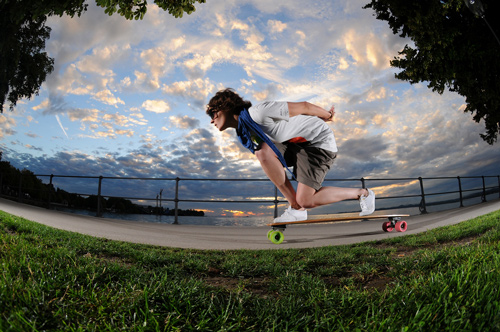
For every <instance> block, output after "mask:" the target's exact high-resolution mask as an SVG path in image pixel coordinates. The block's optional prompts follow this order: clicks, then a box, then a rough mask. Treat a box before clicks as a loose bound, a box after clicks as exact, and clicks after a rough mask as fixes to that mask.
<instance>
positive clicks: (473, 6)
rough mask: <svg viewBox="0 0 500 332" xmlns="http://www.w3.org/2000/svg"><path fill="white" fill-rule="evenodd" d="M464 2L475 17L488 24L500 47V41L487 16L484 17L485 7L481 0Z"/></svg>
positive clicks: (465, 0) (466, 0)
mask: <svg viewBox="0 0 500 332" xmlns="http://www.w3.org/2000/svg"><path fill="white" fill-rule="evenodd" d="M464 2H465V5H466V6H467V8H469V10H470V11H471V12H472V13H473V14H474V15H476V16H477V17H480V18H482V19H483V20H484V22H485V23H486V25H487V26H488V28H490V31H491V33H492V34H493V36H494V37H495V39H496V40H497V42H498V45H500V40H499V39H498V37H497V35H496V33H495V31H494V30H493V28H492V27H491V26H490V24H489V23H488V21H487V20H486V16H485V15H484V7H483V4H482V3H481V0H464Z"/></svg>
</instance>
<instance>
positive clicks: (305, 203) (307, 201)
mask: <svg viewBox="0 0 500 332" xmlns="http://www.w3.org/2000/svg"><path fill="white" fill-rule="evenodd" d="M297 203H298V204H299V205H300V206H302V207H303V208H304V209H312V208H315V207H316V206H315V205H314V202H313V199H312V197H304V196H297Z"/></svg>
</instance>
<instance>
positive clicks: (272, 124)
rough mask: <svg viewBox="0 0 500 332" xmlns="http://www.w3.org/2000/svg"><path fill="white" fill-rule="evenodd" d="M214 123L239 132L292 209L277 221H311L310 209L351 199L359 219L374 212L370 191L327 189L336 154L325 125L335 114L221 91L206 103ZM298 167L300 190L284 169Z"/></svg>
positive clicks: (333, 142) (362, 189)
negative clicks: (325, 184) (356, 202)
mask: <svg viewBox="0 0 500 332" xmlns="http://www.w3.org/2000/svg"><path fill="white" fill-rule="evenodd" d="M207 114H208V115H209V116H210V118H211V119H212V121H211V123H212V124H214V125H215V127H217V128H218V129H219V131H224V130H226V129H227V128H235V129H236V133H237V135H238V138H239V139H240V142H241V143H242V144H243V145H244V146H245V147H247V148H248V149H249V150H250V151H252V152H253V153H255V156H256V157H257V159H258V160H259V162H260V164H261V166H262V169H263V170H264V172H265V173H266V175H267V176H268V177H269V179H270V180H271V181H272V182H273V183H274V185H276V187H277V188H278V189H279V190H280V192H281V193H282V194H283V195H284V196H285V198H286V199H287V200H288V202H289V204H290V206H289V207H288V208H287V209H286V211H285V212H284V213H283V215H282V216H281V217H278V218H276V219H275V222H285V221H299V220H307V210H306V209H312V208H315V207H318V206H321V205H326V204H331V203H335V202H339V201H343V200H346V199H358V200H359V202H360V206H361V213H360V216H364V215H369V214H372V213H373V211H374V210H375V194H374V193H373V191H371V190H370V189H364V188H359V189H358V188H341V187H323V186H322V183H323V181H324V179H325V177H326V174H327V173H328V171H329V170H330V167H331V166H332V164H333V162H334V160H335V158H336V156H337V145H336V143H335V136H334V135H333V131H332V130H331V129H330V127H329V126H328V125H327V124H326V122H328V121H331V120H332V119H333V116H334V114H335V111H334V108H333V106H332V108H331V109H330V111H326V110H324V109H323V108H321V107H319V106H316V105H313V104H311V103H308V102H298V103H292V102H276V101H273V102H264V103H261V104H259V105H257V106H254V107H252V103H251V102H249V101H247V100H243V98H241V97H240V96H239V95H238V94H237V93H236V92H235V91H234V90H232V89H225V90H221V91H219V92H217V93H216V94H215V96H214V97H212V99H210V102H209V103H208V105H207ZM283 166H285V167H287V166H288V167H292V166H293V168H294V171H293V174H292V175H293V177H294V178H295V179H296V180H297V182H298V185H297V191H295V189H294V188H293V186H292V184H291V183H290V181H289V179H288V177H287V175H286V172H285V170H284V168H283Z"/></svg>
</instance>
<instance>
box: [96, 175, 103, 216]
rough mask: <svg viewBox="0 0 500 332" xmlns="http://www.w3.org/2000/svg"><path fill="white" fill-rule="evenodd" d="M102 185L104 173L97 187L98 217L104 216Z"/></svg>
mask: <svg viewBox="0 0 500 332" xmlns="http://www.w3.org/2000/svg"><path fill="white" fill-rule="evenodd" d="M101 187H102V175H101V176H99V187H98V189H97V215H96V217H102V211H101V209H102V206H101Z"/></svg>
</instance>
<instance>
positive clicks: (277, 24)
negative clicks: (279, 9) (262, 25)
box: [267, 20, 287, 34]
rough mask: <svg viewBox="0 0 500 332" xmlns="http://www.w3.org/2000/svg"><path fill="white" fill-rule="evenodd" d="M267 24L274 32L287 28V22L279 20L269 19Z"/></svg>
mask: <svg viewBox="0 0 500 332" xmlns="http://www.w3.org/2000/svg"><path fill="white" fill-rule="evenodd" d="M267 26H268V27H269V30H270V32H271V33H272V34H276V33H281V32H283V31H284V30H285V29H286V28H287V24H286V23H283V22H281V21H279V20H269V21H267Z"/></svg>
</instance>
